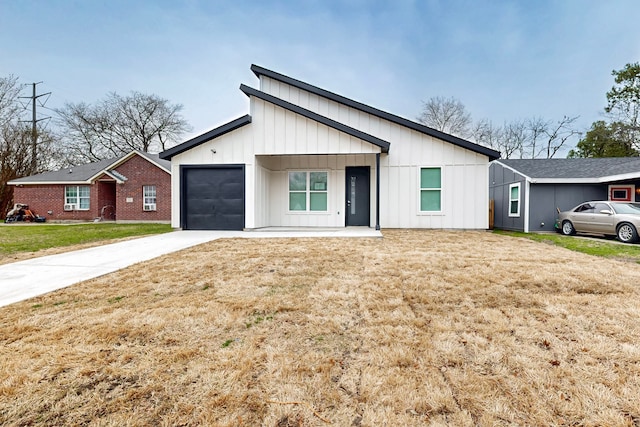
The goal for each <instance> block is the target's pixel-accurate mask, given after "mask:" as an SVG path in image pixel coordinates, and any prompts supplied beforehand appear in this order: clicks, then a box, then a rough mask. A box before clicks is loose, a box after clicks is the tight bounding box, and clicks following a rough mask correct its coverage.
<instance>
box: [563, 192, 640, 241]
mask: <svg viewBox="0 0 640 427" xmlns="http://www.w3.org/2000/svg"><path fill="white" fill-rule="evenodd" d="M558 222H559V225H560V231H561V232H562V234H564V235H570V234H575V233H576V232H580V233H592V234H604V235H605V236H611V237H613V236H617V237H618V240H620V241H621V242H624V243H633V242H635V241H637V240H638V230H639V229H640V203H632V202H608V201H595V202H586V203H583V204H581V205H578V206H576V207H575V208H573V209H571V210H569V211H565V212H560V216H559V220H558Z"/></svg>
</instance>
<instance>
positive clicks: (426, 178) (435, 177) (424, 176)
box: [420, 168, 441, 188]
mask: <svg viewBox="0 0 640 427" xmlns="http://www.w3.org/2000/svg"><path fill="white" fill-rule="evenodd" d="M440 182H441V177H440V168H422V169H420V188H440Z"/></svg>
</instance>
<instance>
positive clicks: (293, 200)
mask: <svg viewBox="0 0 640 427" xmlns="http://www.w3.org/2000/svg"><path fill="white" fill-rule="evenodd" d="M328 175H329V174H328V173H327V172H326V171H313V172H311V171H291V172H289V211H290V212H327V211H328V197H327V196H328V181H327V180H328Z"/></svg>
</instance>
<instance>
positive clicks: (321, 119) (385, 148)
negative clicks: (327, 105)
mask: <svg viewBox="0 0 640 427" xmlns="http://www.w3.org/2000/svg"><path fill="white" fill-rule="evenodd" d="M240 90H241V91H242V92H244V93H245V95H247V96H255V97H256V98H259V99H262V100H263V101H266V102H269V103H271V104H274V105H277V106H278V107H282V108H284V109H285V110H289V111H291V112H292V113H296V114H299V115H301V116H303V117H306V118H307V119H310V120H314V121H316V122H318V123H322V124H323V125H325V126H329V127H330V128H333V129H335V130H338V131H340V132H344V133H346V134H347V135H351V136H353V137H354V138H358V139H361V140H363V141H366V142H368V143H370V144H373V145H375V146H377V147H380V149H381V151H382V152H383V153H388V152H389V146H390V145H391V144H390V143H389V142H387V141H385V140H382V139H380V138H377V137H375V136H373V135H369V134H368V133H365V132H362V131H360V130H358V129H354V128H352V127H350V126H347V125H345V124H343V123H340V122H337V121H335V120H331V119H329V118H327V117H325V116H321V115H320V114H318V113H314V112H313V111H309V110H307V109H305V108H302V107H300V106H298V105H295V104H292V103H290V102H287V101H285V100H283V99H280V98H277V97H275V96H273V95H269V94H268V93H264V92H261V91H259V90H257V89H254V88H252V87H249V86H246V85H240Z"/></svg>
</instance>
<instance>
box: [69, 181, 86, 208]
mask: <svg viewBox="0 0 640 427" xmlns="http://www.w3.org/2000/svg"><path fill="white" fill-rule="evenodd" d="M90 200H91V197H90V188H89V186H88V185H67V186H66V187H65V188H64V210H65V211H75V210H78V211H86V210H89V201H90Z"/></svg>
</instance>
